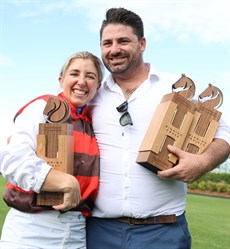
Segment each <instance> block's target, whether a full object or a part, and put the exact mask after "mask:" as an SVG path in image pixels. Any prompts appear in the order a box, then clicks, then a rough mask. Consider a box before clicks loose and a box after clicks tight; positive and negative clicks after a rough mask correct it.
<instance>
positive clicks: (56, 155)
mask: <svg viewBox="0 0 230 249" xmlns="http://www.w3.org/2000/svg"><path fill="white" fill-rule="evenodd" d="M43 113H44V115H45V116H46V117H47V122H48V123H44V124H39V134H38V137H37V156H38V157H40V158H42V159H44V160H45V161H46V162H47V163H48V164H50V165H51V166H52V167H53V168H54V169H56V170H60V171H62V172H64V173H67V174H73V159H74V158H73V157H74V153H73V144H74V140H73V135H72V133H73V125H72V124H67V123H63V122H65V121H66V120H67V119H68V118H69V114H70V107H69V105H68V103H67V102H66V101H65V100H64V99H62V98H60V97H56V96H51V97H50V98H49V100H48V102H47V105H46V107H45V109H44V112H43ZM57 181H58V179H57ZM63 197H64V194H63V193H58V192H46V191H41V192H40V193H39V194H38V195H37V205H41V206H53V205H59V204H62V203H63Z"/></svg>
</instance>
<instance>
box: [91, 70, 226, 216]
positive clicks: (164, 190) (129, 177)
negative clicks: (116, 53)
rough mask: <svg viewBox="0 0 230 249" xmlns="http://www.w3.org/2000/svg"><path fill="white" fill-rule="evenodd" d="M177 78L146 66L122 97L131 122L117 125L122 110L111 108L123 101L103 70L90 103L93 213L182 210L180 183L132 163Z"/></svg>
mask: <svg viewBox="0 0 230 249" xmlns="http://www.w3.org/2000/svg"><path fill="white" fill-rule="evenodd" d="M179 78H180V76H178V78H176V79H170V81H169V78H168V77H165V78H164V77H162V76H160V75H159V76H157V75H156V74H154V73H152V72H151V71H150V73H149V77H148V79H147V80H145V82H143V83H142V84H141V85H140V86H139V87H138V88H137V89H136V90H135V91H134V92H133V94H132V95H131V97H130V98H129V99H128V112H129V113H130V115H131V117H132V121H133V125H127V126H121V125H120V123H119V119H120V117H121V115H122V113H119V112H118V111H117V109H116V107H117V106H119V105H120V104H121V103H123V102H124V101H125V97H124V95H123V93H122V90H121V89H120V87H119V86H118V85H117V84H115V83H114V81H113V78H112V77H111V76H109V77H108V78H107V80H106V81H105V82H104V84H103V85H102V86H101V88H100V89H99V91H98V94H97V95H96V97H95V98H94V99H93V101H92V103H91V106H90V112H91V115H92V120H93V127H94V131H95V134H96V138H97V140H98V144H99V149H100V158H101V161H100V163H101V165H100V187H99V194H98V197H97V200H96V207H95V209H94V212H93V215H94V216H97V217H120V216H129V217H136V218H145V217H150V216H156V215H162V214H165V215H166V214H176V215H180V214H182V213H183V212H184V211H185V202H186V192H187V185H186V184H185V183H183V182H181V181H175V180H162V179H160V178H159V177H158V176H157V175H156V174H155V173H153V172H151V171H149V170H148V169H146V168H144V167H143V166H141V165H139V164H137V163H136V159H137V156H138V150H139V148H140V145H141V143H142V140H143V138H144V135H145V133H146V131H147V128H148V126H149V124H150V121H151V119H152V117H153V114H154V112H155V110H156V108H157V106H158V104H159V103H160V102H161V99H162V97H163V95H165V94H168V93H171V92H172V90H171V87H172V84H173V83H175V82H176V81H177V80H178V79H179ZM222 125H223V126H226V125H225V124H222ZM216 137H220V138H223V139H225V138H226V137H229V128H226V127H225V129H224V128H222V129H219V130H218V132H217V134H216ZM228 142H230V141H228Z"/></svg>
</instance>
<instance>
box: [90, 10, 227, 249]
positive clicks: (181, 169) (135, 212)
mask: <svg viewBox="0 0 230 249" xmlns="http://www.w3.org/2000/svg"><path fill="white" fill-rule="evenodd" d="M100 42H101V54H102V59H103V62H104V64H105V66H106V68H107V69H108V70H109V71H110V73H111V75H110V76H109V77H108V78H107V79H106V81H105V82H104V85H103V86H102V87H101V89H100V90H99V92H98V94H97V96H96V98H95V99H94V100H93V102H92V105H91V114H92V118H93V126H94V130H95V134H96V137H97V140H98V143H99V149H100V157H101V171H100V172H101V173H100V187H99V194H98V197H97V200H96V207H95V209H94V212H93V217H92V218H90V219H88V221H87V222H88V224H87V236H88V237H87V243H88V247H87V248H88V249H136V248H138V249H139V248H143V249H153V248H155V249H189V248H191V237H190V234H189V231H188V227H187V222H186V218H185V204H186V191H187V187H186V183H187V182H192V181H194V180H196V179H198V178H199V177H200V176H201V175H203V174H204V173H206V172H208V171H210V170H212V169H214V168H215V167H216V166H218V165H219V164H220V163H222V162H223V161H225V160H226V158H227V156H228V154H229V152H230V149H229V143H230V141H229V137H230V129H229V127H227V125H226V124H225V123H224V122H223V121H221V122H220V124H219V127H218V130H217V132H216V134H215V139H214V140H213V142H212V143H211V144H210V145H209V147H208V148H207V150H206V151H205V152H204V153H203V154H202V155H195V154H190V153H187V152H184V151H182V150H180V149H178V148H175V147H173V146H169V147H168V150H169V151H170V152H171V153H173V154H175V155H176V156H177V157H178V159H179V161H178V164H177V165H176V166H175V167H173V168H172V169H168V170H164V171H159V172H158V174H154V173H153V172H151V171H149V170H148V169H146V168H144V167H142V166H141V165H139V164H137V163H136V158H137V155H138V149H139V147H140V144H141V142H142V140H143V137H144V135H145V133H146V131H147V128H148V126H149V123H150V120H151V119H152V116H153V114H154V111H155V109H156V107H157V105H158V104H159V103H160V101H161V98H162V96H163V95H165V94H167V93H170V92H171V85H172V84H173V83H174V82H175V81H176V80H177V79H178V78H177V79H172V81H171V82H168V81H167V80H166V79H164V77H163V76H161V75H157V74H156V73H155V72H153V69H152V68H151V67H150V65H149V64H147V63H144V60H143V53H144V51H145V47H146V39H145V37H144V32H143V23H142V20H141V18H140V17H139V16H138V15H136V14H135V13H133V12H131V11H128V10H126V9H123V8H112V9H109V10H108V11H107V13H106V19H105V20H104V21H103V23H102V26H101V30H100Z"/></svg>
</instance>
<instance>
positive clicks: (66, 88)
mask: <svg viewBox="0 0 230 249" xmlns="http://www.w3.org/2000/svg"><path fill="white" fill-rule="evenodd" d="M59 82H60V86H61V87H62V88H63V93H64V95H65V96H66V97H67V98H68V99H69V101H70V102H71V103H72V104H74V105H75V106H84V105H86V104H87V103H88V102H89V101H90V100H91V99H92V98H93V96H94V95H95V93H96V91H97V89H98V88H99V86H100V84H99V83H98V72H97V69H96V67H95V65H94V63H93V62H92V61H91V60H90V59H81V58H77V59H74V60H73V61H72V62H71V63H70V65H69V66H68V67H67V68H66V70H65V72H63V75H62V76H60V77H59Z"/></svg>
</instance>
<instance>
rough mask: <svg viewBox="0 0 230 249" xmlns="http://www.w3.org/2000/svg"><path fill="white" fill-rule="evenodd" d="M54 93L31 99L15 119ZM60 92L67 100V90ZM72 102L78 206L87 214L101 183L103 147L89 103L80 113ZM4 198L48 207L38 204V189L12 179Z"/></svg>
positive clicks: (26, 206) (29, 208)
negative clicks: (79, 199)
mask: <svg viewBox="0 0 230 249" xmlns="http://www.w3.org/2000/svg"><path fill="white" fill-rule="evenodd" d="M50 96H52V95H42V96H40V97H37V98H35V99H34V100H32V101H30V102H29V103H27V104H26V105H25V106H23V107H22V108H21V109H20V110H19V111H18V112H17V114H16V115H15V118H14V120H15V119H16V118H17V116H18V115H20V114H21V113H22V112H23V110H24V109H25V108H26V107H27V106H28V105H29V104H31V103H32V102H34V101H36V100H38V99H44V100H45V101H48V99H49V97H50ZM59 96H60V97H62V98H64V99H65V100H67V99H66V98H65V96H64V94H63V93H61V94H59ZM67 101H68V100H67ZM68 103H69V105H70V108H71V117H70V118H69V119H68V121H67V123H71V124H73V127H74V128H73V129H74V131H73V136H74V175H75V177H76V179H77V180H78V181H79V185H80V188H81V194H82V201H81V204H80V205H79V206H78V207H77V208H75V209H74V210H80V211H82V213H83V214H84V215H86V216H89V215H90V214H91V209H92V208H93V205H94V201H95V199H96V196H97V193H98V187H99V149H98V145H97V141H96V138H95V135H94V132H93V129H92V125H91V120H90V119H89V117H88V116H87V115H86V110H87V107H86V106H85V107H84V108H83V111H82V113H81V114H78V115H76V107H75V106H74V105H72V104H71V103H70V102H69V101H68ZM3 198H4V200H5V202H6V203H7V205H8V206H12V207H14V208H16V209H18V210H20V211H24V212H38V211H41V210H42V209H46V208H44V207H38V206H36V204H35V203H36V193H34V192H33V191H25V190H23V189H21V188H19V187H17V186H14V185H13V184H11V183H9V182H8V183H7V184H6V188H5V192H4V196H3ZM49 209H50V208H49Z"/></svg>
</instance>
